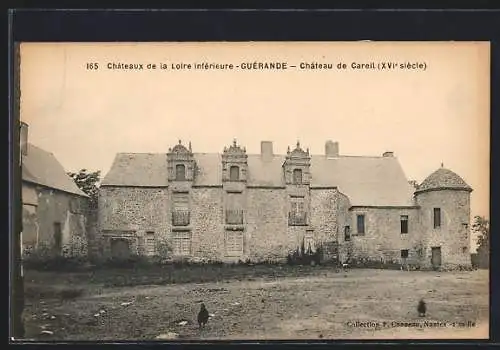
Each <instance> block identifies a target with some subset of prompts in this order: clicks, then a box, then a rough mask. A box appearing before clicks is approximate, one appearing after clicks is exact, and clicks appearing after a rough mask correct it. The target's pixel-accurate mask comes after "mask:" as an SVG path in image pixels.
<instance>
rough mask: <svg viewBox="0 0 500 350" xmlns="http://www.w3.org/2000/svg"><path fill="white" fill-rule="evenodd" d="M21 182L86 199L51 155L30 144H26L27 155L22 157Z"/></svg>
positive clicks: (85, 195)
mask: <svg viewBox="0 0 500 350" xmlns="http://www.w3.org/2000/svg"><path fill="white" fill-rule="evenodd" d="M22 180H23V181H27V182H31V183H34V184H38V185H42V186H46V187H50V188H53V189H56V190H60V191H64V192H68V193H72V194H76V195H79V196H83V197H88V195H87V194H85V193H84V192H83V191H82V190H80V189H79V188H78V186H77V185H76V184H75V182H74V181H73V179H71V177H69V176H68V175H67V173H66V171H65V170H64V168H63V166H62V165H61V163H59V161H58V160H57V159H56V157H55V156H54V155H53V154H52V153H50V152H47V151H45V150H43V149H41V148H39V147H36V146H34V145H32V144H28V154H27V155H25V156H23V164H22Z"/></svg>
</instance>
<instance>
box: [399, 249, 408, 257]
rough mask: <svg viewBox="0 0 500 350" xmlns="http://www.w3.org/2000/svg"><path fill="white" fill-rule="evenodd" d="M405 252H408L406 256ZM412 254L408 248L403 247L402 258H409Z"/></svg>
mask: <svg viewBox="0 0 500 350" xmlns="http://www.w3.org/2000/svg"><path fill="white" fill-rule="evenodd" d="M403 252H406V254H405V255H406V256H403V255H404V254H403ZM409 256H410V251H409V250H408V249H401V259H408V257H409Z"/></svg>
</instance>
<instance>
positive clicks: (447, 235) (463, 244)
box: [417, 190, 471, 268]
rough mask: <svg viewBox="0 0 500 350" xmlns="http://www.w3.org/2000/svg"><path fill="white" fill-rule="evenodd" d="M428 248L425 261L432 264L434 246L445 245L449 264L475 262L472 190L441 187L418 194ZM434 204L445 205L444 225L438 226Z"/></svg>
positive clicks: (443, 250) (445, 259)
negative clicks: (473, 253)
mask: <svg viewBox="0 0 500 350" xmlns="http://www.w3.org/2000/svg"><path fill="white" fill-rule="evenodd" d="M417 201H418V204H419V205H420V207H421V209H420V213H419V214H420V221H421V226H422V238H423V244H424V249H425V259H424V262H425V264H426V266H430V263H431V258H432V247H440V248H441V263H442V266H443V267H445V268H454V267H456V266H457V265H466V266H471V258H470V193H469V192H466V191H453V190H441V191H431V192H423V193H420V194H418V195H417ZM434 208H441V227H440V228H436V229H435V228H434V222H433V217H434Z"/></svg>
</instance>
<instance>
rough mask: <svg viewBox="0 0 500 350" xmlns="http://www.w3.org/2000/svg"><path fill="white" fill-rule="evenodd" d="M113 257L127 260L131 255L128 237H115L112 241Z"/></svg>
mask: <svg viewBox="0 0 500 350" xmlns="http://www.w3.org/2000/svg"><path fill="white" fill-rule="evenodd" d="M110 246H111V247H110V248H111V257H112V258H113V259H116V260H126V259H128V258H129V257H130V245H129V241H128V240H126V239H120V238H115V239H111V242H110Z"/></svg>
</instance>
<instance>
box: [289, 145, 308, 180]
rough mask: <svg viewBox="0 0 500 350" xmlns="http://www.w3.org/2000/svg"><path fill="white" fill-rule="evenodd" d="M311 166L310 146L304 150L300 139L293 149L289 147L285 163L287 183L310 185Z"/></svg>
mask: <svg viewBox="0 0 500 350" xmlns="http://www.w3.org/2000/svg"><path fill="white" fill-rule="evenodd" d="M310 167H311V156H310V154H309V148H307V149H306V150H305V151H304V150H303V149H302V147H301V146H300V142H299V141H297V145H296V147H295V149H294V150H293V151H290V147H288V150H287V154H286V158H285V162H284V163H283V171H284V175H285V182H286V184H287V185H290V184H295V185H309V183H310V178H311V176H310Z"/></svg>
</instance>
